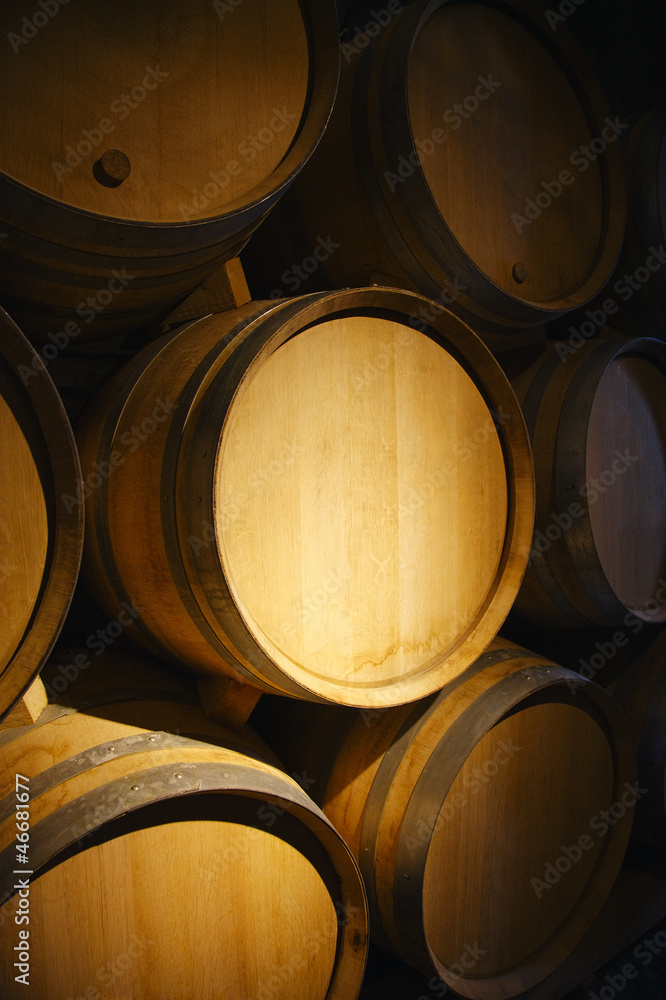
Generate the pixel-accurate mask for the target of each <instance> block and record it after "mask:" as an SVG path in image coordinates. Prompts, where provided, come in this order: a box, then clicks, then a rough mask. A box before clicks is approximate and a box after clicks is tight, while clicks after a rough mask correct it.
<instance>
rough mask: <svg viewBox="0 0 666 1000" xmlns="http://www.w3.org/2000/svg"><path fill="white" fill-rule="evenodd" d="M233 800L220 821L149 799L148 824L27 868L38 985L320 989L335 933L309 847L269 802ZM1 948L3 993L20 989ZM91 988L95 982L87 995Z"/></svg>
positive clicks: (277, 991)
mask: <svg viewBox="0 0 666 1000" xmlns="http://www.w3.org/2000/svg"><path fill="white" fill-rule="evenodd" d="M223 798H227V797H226V796H224V797H223ZM232 801H233V802H235V803H236V805H237V806H238V808H239V812H238V816H237V817H236V818H235V819H233V818H232V817H231V815H230V811H231V810H230V808H229V807H228V805H229V804H227V805H226V806H225V805H223V806H222V808H223V810H224V812H225V813H226V814H227V817H228V818H227V820H225V821H220V822H214V821H212V820H203V819H183V818H181V817H180V816H179V814H181V813H183V812H185V813H187V809H188V806H187V805H183V804H182V803H181V804H180V805H178V806H175V805H174V804H173V803H172V802H170V803H167V804H166V805H165V806H164V807H163V808H162V809H161V811H160V810H159V809H158V810H157V812H156V813H155V810H154V809H153V813H155V815H153V816H152V819H153V821H154V825H149V826H145V827H143V828H139V829H133V830H130V831H128V830H124V831H122V833H121V831H119V830H116V831H115V835H108V836H107V838H106V839H105V840H104V841H103V842H102V843H100V844H96V845H94V846H92V847H89V848H88V849H87V850H83V851H81V852H80V853H77V854H74V855H73V856H70V857H68V858H66V859H65V860H63V861H62V862H61V863H60V864H57V865H55V866H54V867H52V868H50V869H49V870H48V871H46V872H45V874H43V875H41V876H40V877H39V878H35V879H34V880H33V881H32V882H31V885H30V897H29V902H30V910H29V917H30V926H29V931H30V938H29V942H30V952H29V955H30V963H29V966H30V978H29V982H30V986H31V987H32V990H33V992H34V993H35V995H37V996H40V997H47V996H48V997H49V998H50V1000H68V998H71V997H79V996H80V997H88V996H91V995H94V996H98V997H101V996H105V997H106V996H108V997H112V996H113V997H121V996H122V997H130V996H132V997H135V996H136V997H142V998H143V1000H163V998H164V997H169V998H170V1000H192V997H195V996H196V997H197V998H198V1000H217V998H218V997H219V996H220V991H221V990H222V991H223V992H224V995H226V996H230V997H231V996H233V997H262V996H265V997H270V998H271V1000H324V998H325V997H326V996H327V995H328V988H329V983H330V979H331V975H332V972H333V969H334V967H335V962H336V944H337V938H338V930H339V928H338V914H337V913H336V909H335V906H334V904H333V901H332V899H331V896H330V895H329V891H328V889H327V886H326V884H325V880H324V879H323V878H322V875H321V874H320V872H319V871H318V870H317V868H316V867H315V863H314V862H313V860H312V859H310V858H308V857H307V856H306V853H302V852H301V850H300V849H299V848H298V847H297V846H295V844H292V843H289V841H288V839H282V838H281V837H280V836H279V834H278V835H276V833H275V830H278V831H279V829H280V820H279V817H278V813H277V810H276V809H275V808H274V809H273V812H272V813H271V812H270V809H271V807H270V806H269V805H267V804H266V803H264V804H263V807H262V803H261V802H258V801H254V802H251V800H246V801H247V803H250V810H249V814H248V817H246V818H247V819H248V822H249V824H250V825H246V824H245V822H243V815H244V813H248V810H247V809H246V808H245V806H244V805H243V800H242V799H233V800H232ZM262 808H263V809H264V810H267V811H268V814H269V815H272V816H273V819H274V820H277V824H276V826H275V828H274V829H272V830H269V829H268V828H267V824H265V823H264V824H262V822H261V819H259V820H257V811H258V810H259V812H260V813H261V809H262ZM148 812H149V813H150V812H151V810H150V809H149V810H148ZM252 813H253V816H254V820H255V821H256V823H257V825H256V826H253V825H251V824H252V815H251V814H252ZM162 814H163V815H162ZM19 905H20V903H19V897H18V896H15V897H14V898H13V899H11V900H10V901H9V902H6V903H5V904H4V906H3V907H2V908H0V919H4V920H6V921H8V922H10V923H8V926H9V925H10V926H11V927H13V928H14V929H15V931H16V934H15V937H16V943H19V938H18V931H19V929H20V928H19V927H18V926H16V927H15V925H14V917H15V915H16V914H17V910H18V907H19ZM64 927H66V928H67V933H66V934H63V928H64ZM13 943H14V942H12V944H13ZM1 951H2V954H1V955H0V983H1V984H2V995H3V997H5V998H7V1000H12V998H15V997H20V996H22V995H23V993H22V991H24V990H25V986H24V985H22V984H20V983H18V984H17V983H16V982H15V979H14V977H15V970H14V969H13V968H12V963H13V962H14V961H15V955H16V953H15V952H13V951H12V950H11V948H10V947H8V946H7V947H4V948H3V949H2V950H1ZM91 987H92V988H93V990H96V991H97V992H94V993H90V992H86V991H88V990H90V989H91Z"/></svg>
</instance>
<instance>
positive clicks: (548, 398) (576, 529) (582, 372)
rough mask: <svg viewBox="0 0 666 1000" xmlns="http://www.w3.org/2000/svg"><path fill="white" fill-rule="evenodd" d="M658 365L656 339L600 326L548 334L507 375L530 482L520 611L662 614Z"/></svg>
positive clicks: (662, 350) (539, 614) (663, 455)
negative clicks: (518, 408)
mask: <svg viewBox="0 0 666 1000" xmlns="http://www.w3.org/2000/svg"><path fill="white" fill-rule="evenodd" d="M665 376H666V347H665V345H664V344H663V342H660V341H657V340H652V339H650V338H636V339H633V340H622V339H619V338H617V337H612V336H610V337H608V338H606V337H604V338H602V339H601V340H598V341H591V342H588V343H587V344H583V345H582V346H579V345H576V346H575V347H573V346H572V345H571V344H568V343H567V344H564V343H551V344H550V345H549V347H548V348H547V349H546V350H544V351H543V352H542V354H541V356H540V358H539V359H538V360H537V361H536V363H535V364H533V365H532V366H531V367H530V368H528V370H527V371H526V372H524V373H523V374H522V375H520V376H518V377H517V378H515V379H514V380H513V386H514V388H515V390H516V392H517V394H518V398H519V399H520V401H521V404H522V408H523V413H524V416H525V420H526V422H527V426H528V430H529V433H530V438H531V441H532V446H533V450H534V461H535V475H536V484H537V504H536V519H535V533H534V538H533V541H532V548H531V552H530V559H529V565H528V569H527V573H526V574H525V579H524V581H523V585H522V587H521V589H520V593H519V594H518V598H517V600H516V604H515V611H516V612H517V613H518V614H520V615H521V616H522V617H523V618H527V619H529V620H530V621H531V622H533V623H535V624H537V625H548V626H551V627H553V628H562V627H574V626H586V625H612V624H616V623H619V624H622V623H624V624H631V622H632V621H636V619H640V620H642V621H647V622H661V621H665V620H666V582H665V581H666V526H665V522H664V490H665V489H666V379H665ZM632 616H635V617H633V618H632Z"/></svg>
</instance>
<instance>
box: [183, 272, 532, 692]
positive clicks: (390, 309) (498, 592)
mask: <svg viewBox="0 0 666 1000" xmlns="http://www.w3.org/2000/svg"><path fill="white" fill-rule="evenodd" d="M420 303H425V304H428V305H430V306H431V307H432V305H433V303H432V302H431V301H430V300H428V299H426V298H425V297H424V296H421V295H419V294H417V293H412V292H408V291H403V290H397V289H395V288H389V287H382V286H369V287H366V288H352V289H342V290H339V291H334V292H320V293H313V294H311V295H309V296H304V297H303V299H300V300H294V302H293V303H291V304H290V308H289V310H288V311H285V310H284V309H283V310H282V311H275V312H273V313H272V314H271V317H272V318H271V319H269V321H268V322H267V324H266V325H265V327H264V329H263V330H262V324H259V325H258V326H257V327H256V328H255V333H256V336H255V340H256V341H258V343H255V342H254V341H251V340H250V338H248V339H246V340H245V341H244V342H243V344H242V345H241V346H240V348H239V352H238V354H237V355H236V356H235V358H234V361H233V362H232V365H233V368H234V371H233V373H232V375H231V376H230V373H229V370H228V369H226V370H225V369H221V370H220V373H219V374H218V376H217V378H216V379H215V380H214V381H213V383H211V386H210V392H209V394H208V400H207V402H206V404H205V405H204V406H203V407H202V409H201V412H200V415H199V416H198V418H197V430H198V431H199V432H200V433H198V434H195V435H194V437H193V439H192V447H191V450H190V452H189V455H188V456H187V464H186V468H187V472H185V471H184V470H183V472H179V477H178V481H179V482H180V483H181V484H182V483H187V482H190V483H191V482H200V483H202V484H203V490H204V493H203V495H206V496H213V495H214V484H215V481H216V467H217V461H218V456H219V442H220V441H221V438H222V433H223V427H224V423H225V421H226V418H227V414H228V412H229V410H230V408H231V405H232V403H233V399H234V398H235V396H236V393H237V392H238V390H239V388H240V387H241V385H242V383H243V382H244V381H245V380H247V379H250V378H251V377H252V372H253V371H254V370H255V369H256V368H257V367H260V366H261V364H263V363H264V361H265V360H266V359H267V358H268V357H269V356H270V354H272V353H273V351H275V350H277V349H278V347H279V346H280V345H281V344H282V343H283V342H284V341H285V340H287V339H288V338H289V337H290V336H293V335H295V334H296V333H298V332H299V331H301V330H304V329H306V328H307V327H308V326H311V325H313V324H315V323H317V322H319V321H326V320H330V319H333V318H334V317H335V315H336V314H339V313H343V312H344V311H345V310H349V309H354V312H355V314H356V312H357V311H361V312H363V311H364V310H365V311H366V312H367V311H368V310H373V309H374V310H383V311H384V312H385V313H386V314H394V313H395V314H397V315H398V316H402V317H403V318H405V319H407V318H408V317H410V316H413V315H414V314H415V311H416V308H417V306H418V305H419V304H420ZM421 332H424V331H421ZM425 333H426V335H427V336H430V337H431V339H434V340H435V341H436V342H437V343H439V344H440V345H441V346H443V347H445V349H447V350H449V351H450V352H451V353H452V355H453V357H454V358H455V359H456V360H457V361H458V362H459V363H460V364H461V365H462V366H463V368H464V370H465V371H466V372H467V374H468V375H469V376H470V377H471V378H472V379H473V381H474V383H475V385H476V387H477V390H478V391H479V392H480V393H481V395H482V396H483V398H484V400H485V402H486V405H487V406H488V408H489V410H490V411H491V413H497V414H502V415H504V416H506V413H505V411H504V409H503V407H506V408H507V409H508V413H509V415H510V417H511V419H505V420H500V421H499V427H497V434H498V437H499V439H500V442H501V446H502V450H503V454H504V459H505V471H506V476H507V485H508V509H507V527H506V534H505V539H504V545H503V551H502V556H501V558H500V562H499V566H498V570H497V573H496V577H495V580H494V581H493V584H492V586H491V588H490V591H489V593H488V595H487V597H486V600H485V601H484V604H483V606H482V607H481V609H480V610H479V613H478V615H477V617H476V619H475V620H474V622H473V623H472V624H470V626H469V628H468V629H467V630H466V632H465V633H463V635H462V636H461V637H460V638H459V639H458V640H457V642H456V643H455V645H454V647H453V648H452V649H449V650H447V653H446V656H445V657H442V656H441V655H440V656H438V657H437V658H436V663H435V664H430V665H428V666H422V667H421V668H420V669H419V671H418V672H415V673H416V676H415V677H414V678H413V679H410V680H408V681H405V680H404V679H402V680H400V681H395V680H394V681H393V682H392V684H391V685H390V690H389V687H387V685H386V684H385V682H384V683H383V684H378V685H372V684H369V683H368V684H366V685H364V686H363V688H362V689H361V688H359V687H358V686H356V687H355V686H352V687H351V688H350V687H349V684H348V682H347V681H344V682H336V681H328V680H324V681H322V680H321V679H320V678H316V680H315V679H314V678H313V676H312V675H311V674H308V673H307V671H306V670H305V668H304V667H301V666H298V665H294V666H293V667H292V666H291V661H290V665H289V668H288V671H285V667H284V664H283V663H282V661H280V663H281V668H280V669H281V672H284V673H286V676H287V677H289V678H290V680H296V681H297V683H298V685H299V687H300V689H301V693H300V696H301V697H306V698H308V699H310V700H321V698H322V697H326V696H325V695H324V694H323V692H326V693H327V694H328V695H329V696H330V695H332V696H333V700H338V699H339V698H340V695H341V693H342V692H343V691H344V692H345V695H346V699H345V704H348V705H352V706H356V707H375V706H381V705H384V706H386V705H391V704H396V703H398V702H399V701H402V702H404V701H410V700H414V698H418V697H422V696H424V695H425V694H428V693H431V692H432V691H433V690H435V689H436V688H438V687H441V686H442V684H443V683H445V682H446V680H448V679H449V678H450V677H451V675H452V670H455V669H459V663H460V662H462V663H464V664H465V666H467V665H469V663H470V662H472V660H473V659H474V658H475V656H477V655H479V654H480V653H481V652H482V651H483V649H484V648H485V647H486V645H487V644H488V641H489V640H490V638H491V637H492V635H494V634H495V632H496V631H497V628H499V626H500V625H501V622H502V621H503V620H504V618H505V617H506V614H507V613H508V611H509V609H510V606H511V603H512V600H513V597H511V598H508V594H509V592H510V591H511V588H512V587H515V591H514V592H513V596H515V593H516V592H517V589H518V586H519V583H520V579H521V578H522V575H523V574H524V571H525V568H526V564H527V554H528V552H529V540H530V539H531V533H532V524H533V513H534V479H533V471H532V460H531V451H530V446H529V439H528V436H527V431H526V428H525V424H524V421H523V419H522V415H521V413H520V409H519V407H518V403H517V400H516V398H515V395H514V393H513V390H512V389H511V386H510V383H509V381H508V379H507V378H506V376H505V375H504V374H503V372H502V369H501V367H500V366H499V364H498V363H497V361H496V360H495V358H494V357H493V355H492V354H491V352H490V351H489V349H488V348H487V347H486V346H485V345H484V344H483V342H482V341H481V340H480V339H479V337H478V336H477V335H476V334H475V333H474V332H473V331H472V330H470V328H469V327H467V326H466V324H464V323H463V322H462V320H460V319H459V318H458V317H456V316H455V315H454V314H453V313H450V312H448V311H447V310H445V309H443V308H441V307H440V306H439V305H437V315H436V317H435V318H434V319H433V320H432V321H431V323H430V324H429V326H428V328H427V329H426V331H425ZM514 418H516V419H514ZM177 492H178V493H181V494H184V493H185V491H184V490H177ZM194 492H196V491H190V494H191V495H190V497H189V499H188V500H187V501H186V510H185V512H184V514H183V515H182V516H183V517H184V518H186V520H185V521H184V524H186V525H187V528H186V529H185V528H184V529H182V531H181V536H183V535H184V536H185V537H200V535H201V530H200V524H199V522H200V521H201V517H202V510H201V506H202V505H201V504H198V503H197V502H196V497H195V496H194ZM188 555H189V556H191V558H192V559H193V563H194V566H195V568H196V571H197V574H198V576H203V577H207V578H208V579H212V580H214V582H215V583H214V588H213V590H212V601H211V599H210V598H209V603H210V605H211V608H213V610H214V613H215V615H216V617H218V620H219V621H220V622H224V623H225V626H224V627H225V631H226V630H227V628H228V627H232V628H233V627H234V623H233V619H232V618H231V616H230V615H229V609H230V608H231V607H233V608H234V609H235V611H234V613H235V614H236V615H239V616H240V620H241V621H242V622H243V630H242V631H240V630H238V629H236V628H234V634H233V639H234V642H235V644H236V646H237V647H238V648H239V649H240V650H241V652H242V653H243V655H244V656H245V657H246V658H247V659H248V660H249V661H250V662H253V659H254V660H256V657H257V653H259V655H260V656H261V659H262V660H263V659H264V658H265V654H264V652H263V649H262V648H261V647H260V646H259V644H258V643H257V642H256V640H255V639H254V637H253V636H252V635H251V627H248V623H247V621H246V620H245V616H244V613H243V611H242V609H240V608H239V606H238V604H237V602H236V598H235V596H234V594H233V592H232V589H231V588H230V587H229V586H228V583H227V581H226V579H225V577H224V573H223V572H221V560H220V559H219V557H218V551H217V546H212V545H211V546H207V547H205V548H204V547H202V548H201V549H200V550H199V551H198V552H196V553H191V554H190V553H188ZM218 593H219V595H220V596H219V598H218ZM491 622H492V624H490V623H491ZM467 650H469V652H468V651H467ZM442 661H443V662H442ZM271 662H272V661H271ZM285 662H286V660H285ZM437 663H439V669H436V664H437ZM273 669H274V668H273ZM426 677H427V678H429V680H428V682H427V683H426V684H425V686H424V678H426Z"/></svg>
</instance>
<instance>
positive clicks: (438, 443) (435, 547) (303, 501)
mask: <svg viewBox="0 0 666 1000" xmlns="http://www.w3.org/2000/svg"><path fill="white" fill-rule="evenodd" d="M216 503H217V541H218V548H219V553H220V558H221V561H222V565H223V567H224V570H225V574H226V577H227V580H228V581H229V583H230V587H231V591H232V595H233V598H234V600H235V602H236V604H237V606H238V608H239V609H240V612H241V614H242V616H243V618H244V620H245V622H246V624H248V626H249V628H250V631H251V632H252V634H253V635H254V636H255V638H256V639H257V641H258V642H259V644H260V645H261V646H262V647H263V649H264V650H265V651H266V652H267V653H268V655H269V656H271V657H272V658H273V659H274V660H275V661H276V662H277V663H278V664H279V665H280V666H281V667H282V669H284V670H285V672H286V673H287V674H288V675H290V676H295V677H297V678H298V680H299V681H300V682H301V683H303V684H304V686H305V687H306V688H307V687H308V676H309V677H310V678H312V677H320V678H324V679H325V680H326V681H327V682H332V683H333V684H336V683H339V684H340V685H341V687H342V686H344V687H345V688H347V689H349V688H354V687H356V688H357V689H359V690H360V689H363V688H366V689H371V688H372V687H373V686H380V685H381V686H384V685H386V684H387V682H391V681H393V680H394V679H397V678H400V677H402V678H407V677H414V676H416V675H418V674H419V673H420V672H421V671H424V670H425V669H427V667H429V666H430V665H431V664H432V663H433V661H434V659H435V658H436V657H439V656H441V655H443V654H445V653H446V652H447V651H449V650H450V649H451V647H453V646H454V645H455V644H456V643H457V642H458V641H459V640H460V639H461V638H462V637H463V636H464V635H465V633H466V632H467V630H468V629H469V628H470V625H471V624H472V622H473V621H474V619H475V616H476V615H477V614H478V613H479V610H480V609H481V608H482V606H483V604H484V601H485V600H486V598H487V596H488V594H489V591H490V589H491V586H492V584H493V581H494V578H495V576H496V573H497V569H498V565H499V561H500V556H501V554H502V549H503V546H504V541H505V536H506V530H507V479H506V470H505V465H504V458H503V453H502V448H501V444H500V441H499V438H498V434H497V430H496V428H495V424H494V420H493V417H492V415H491V413H490V411H489V409H488V406H487V404H486V402H485V401H484V399H483V397H482V395H481V393H480V392H479V389H478V388H477V386H476V385H475V384H474V382H473V381H472V378H471V377H470V376H469V375H468V374H467V373H466V372H465V371H464V370H463V368H462V367H461V365H460V364H459V363H458V362H457V361H456V360H455V359H454V358H453V357H452V356H451V354H449V353H448V351H447V350H445V349H444V348H443V347H441V346H440V345H438V344H437V343H435V342H434V341H433V340H431V339H429V338H428V337H426V336H424V335H423V334H421V333H419V332H417V331H415V330H413V329H411V328H409V327H408V326H406V325H402V324H400V323H396V322H393V321H390V320H387V319H379V318H371V317H364V316H352V317H347V318H339V319H335V320H331V321H328V322H324V323H321V324H319V325H317V326H315V327H312V328H310V329H308V330H306V331H304V332H302V333H299V334H298V335H296V336H294V337H292V338H291V339H290V340H288V341H287V342H286V343H285V344H284V345H283V346H282V347H280V348H279V349H278V350H277V351H276V352H275V353H274V354H273V355H271V356H270V358H269V359H268V361H266V362H265V363H264V364H263V367H261V368H259V369H257V370H254V371H253V372H252V375H251V377H246V379H245V381H244V383H243V384H242V385H241V387H240V389H239V391H238V393H237V395H236V398H235V400H234V402H233V404H232V407H231V409H230V412H229V415H228V417H227V421H226V423H225V426H224V429H223V434H222V437H221V445H220V449H219V454H218V465H217V483H216ZM310 684H312V681H310Z"/></svg>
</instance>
